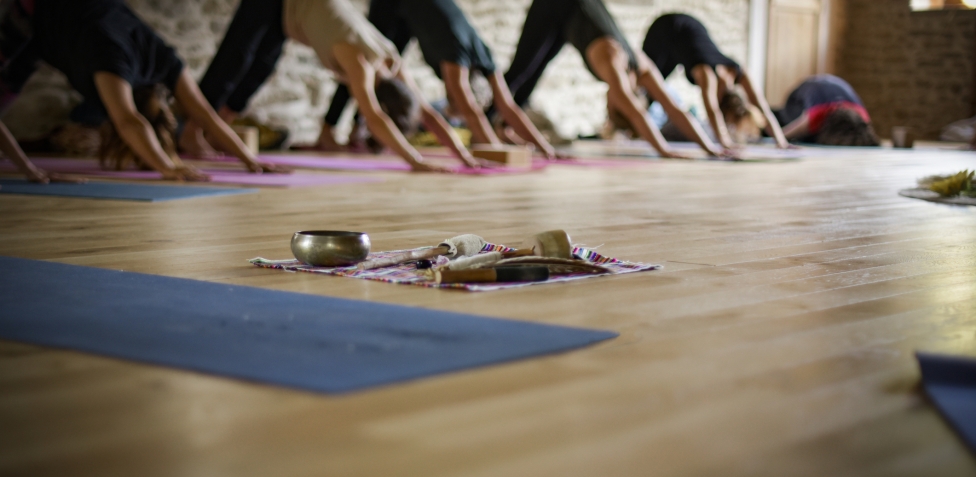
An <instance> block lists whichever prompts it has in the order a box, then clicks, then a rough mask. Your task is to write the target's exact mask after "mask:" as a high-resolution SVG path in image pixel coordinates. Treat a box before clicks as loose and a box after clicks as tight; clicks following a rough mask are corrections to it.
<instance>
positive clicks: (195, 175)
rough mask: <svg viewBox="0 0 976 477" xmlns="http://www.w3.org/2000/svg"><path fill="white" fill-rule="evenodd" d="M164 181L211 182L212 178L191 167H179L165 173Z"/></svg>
mask: <svg viewBox="0 0 976 477" xmlns="http://www.w3.org/2000/svg"><path fill="white" fill-rule="evenodd" d="M163 179H165V180H173V181H187V182H210V176H209V175H207V174H204V173H202V172H200V171H199V170H197V169H196V168H195V167H191V166H179V167H175V168H173V169H170V170H167V171H164V172H163Z"/></svg>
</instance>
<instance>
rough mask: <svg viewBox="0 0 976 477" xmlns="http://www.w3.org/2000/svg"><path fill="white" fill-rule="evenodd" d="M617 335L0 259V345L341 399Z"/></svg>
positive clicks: (6, 258)
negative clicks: (33, 347) (142, 364)
mask: <svg viewBox="0 0 976 477" xmlns="http://www.w3.org/2000/svg"><path fill="white" fill-rule="evenodd" d="M615 336H617V335H616V333H612V332H607V331H594V330H584V329H578V328H567V327H562V326H550V325H542V324H535V323H526V322H519V321H511V320H501V319H494V318H485V317H480V316H473V315H465V314H461V313H449V312H443V311H434V310H427V309H423V308H412V307H406V306H397V305H385V304H379V303H370V302H365V301H357V300H346V299H339V298H328V297H321V296H315V295H305V294H300V293H288V292H280V291H273V290H265V289H262V288H252V287H243V286H231V285H221V284H216V283H209V282H201V281H196V280H185V279H179V278H169V277H160V276H154V275H145V274H141V273H131V272H118V271H113V270H102V269H98V268H89V267H80V266H75V265H64V264H59V263H51V262H42V261H36V260H25V259H18V258H9V257H0V338H6V339H10V340H14V341H22V342H27V343H33V344H38V345H44V346H52V347H58V348H69V349H74V350H79V351H87V352H91V353H96V354H102V355H107V356H114V357H118V358H123V359H131V360H135V361H142V362H146V363H154V364H160V365H165V366H173V367H177V368H184V369H190V370H196V371H203V372H206V373H213V374H217V375H222V376H229V377H235V378H241V379H247V380H253V381H259V382H264V383H270V384H277V385H282V386H290V387H295V388H301V389H308V390H312V391H324V392H332V393H340V392H347V391H354V390H358V389H363V388H368V387H371V386H379V385H384V384H390V383H395V382H400V381H405V380H409V379H415V378H420V377H424V376H431V375H435V374H440V373H446V372H451V371H458V370H462V369H467V368H472V367H477V366H485V365H488V364H493V363H500V362H504V361H511V360H515V359H520V358H527V357H530V356H537V355H542V354H547V353H555V352H560V351H566V350H570V349H573V348H579V347H582V346H586V345H589V344H592V343H595V342H598V341H602V340H606V339H609V338H613V337H615Z"/></svg>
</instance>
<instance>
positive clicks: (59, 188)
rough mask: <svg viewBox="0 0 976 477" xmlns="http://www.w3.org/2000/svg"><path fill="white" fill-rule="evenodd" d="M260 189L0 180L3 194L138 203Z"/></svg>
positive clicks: (0, 188)
mask: <svg viewBox="0 0 976 477" xmlns="http://www.w3.org/2000/svg"><path fill="white" fill-rule="evenodd" d="M257 191H258V190H257V189H237V188H230V187H200V186H167V185H146V184H126V183H122V182H88V183H86V184H65V183H51V184H34V183H32V182H27V181H25V180H16V179H0V194H20V195H47V196H56V197H77V198H85V199H110V200H136V201H142V202H163V201H167V200H177V199H193V198H196V197H211V196H218V195H236V194H250V193H253V192H257Z"/></svg>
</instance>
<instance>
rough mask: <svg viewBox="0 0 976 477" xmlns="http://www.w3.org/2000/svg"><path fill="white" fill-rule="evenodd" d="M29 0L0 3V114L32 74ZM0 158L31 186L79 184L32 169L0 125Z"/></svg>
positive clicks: (31, 6)
mask: <svg viewBox="0 0 976 477" xmlns="http://www.w3.org/2000/svg"><path fill="white" fill-rule="evenodd" d="M33 13H34V2H33V0H2V1H0V112H3V111H5V110H6V109H7V106H9V105H10V104H11V103H12V102H13V101H14V99H16V98H17V95H18V94H19V93H20V90H21V88H22V87H23V86H24V83H26V82H27V78H28V77H29V76H30V75H31V74H32V73H33V72H34V69H35V64H36V61H37V55H36V54H35V52H34V47H33V46H32V45H31V43H30V40H31V36H32V35H33V28H32V25H31V16H32V15H33ZM0 154H2V155H3V156H4V157H6V158H8V159H10V160H11V161H12V162H13V163H14V165H15V166H16V167H17V169H18V170H19V171H20V172H21V173H22V174H24V176H26V177H27V180H29V181H31V182H38V183H42V184H46V183H48V182H51V181H55V182H83V181H80V180H77V179H69V178H66V177H61V176H58V175H57V174H51V173H48V172H46V171H44V170H43V169H40V168H38V167H37V166H35V165H34V164H33V163H32V162H31V161H30V159H28V158H27V155H26V154H24V151H23V149H21V148H20V145H19V144H17V140H16V139H14V136H13V135H12V134H10V130H8V129H7V126H5V125H4V124H3V123H2V122H0Z"/></svg>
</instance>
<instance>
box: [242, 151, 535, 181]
mask: <svg viewBox="0 0 976 477" xmlns="http://www.w3.org/2000/svg"><path fill="white" fill-rule="evenodd" d="M258 160H260V161H264V162H267V163H269V164H275V165H282V166H290V167H301V168H307V169H330V170H341V171H394V172H409V171H410V165H408V164H407V163H406V162H403V161H402V160H400V159H390V160H386V159H359V158H352V157H334V156H333V157H330V156H308V155H273V154H264V155H261V156H260V157H258ZM438 165H440V164H439V163H438ZM547 165H548V163H547V162H545V161H540V162H534V163H533V164H532V167H531V168H529V169H519V168H512V167H492V168H488V167H485V168H481V169H471V168H467V167H458V166H456V165H455V164H451V165H448V167H451V170H452V171H453V172H454V173H455V174H463V175H474V176H486V175H498V174H520V173H526V172H534V171H539V170H542V169H545V168H546V166H547Z"/></svg>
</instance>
